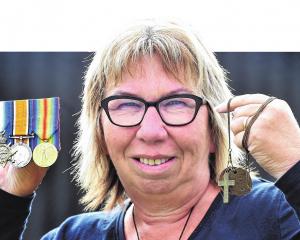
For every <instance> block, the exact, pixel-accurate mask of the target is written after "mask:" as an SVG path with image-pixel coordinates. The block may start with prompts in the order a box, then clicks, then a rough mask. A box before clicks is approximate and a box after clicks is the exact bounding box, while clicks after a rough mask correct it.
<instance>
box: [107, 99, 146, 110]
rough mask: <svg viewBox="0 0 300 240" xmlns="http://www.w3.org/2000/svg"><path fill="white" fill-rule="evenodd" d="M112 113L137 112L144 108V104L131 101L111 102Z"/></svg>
mask: <svg viewBox="0 0 300 240" xmlns="http://www.w3.org/2000/svg"><path fill="white" fill-rule="evenodd" d="M108 107H109V110H110V111H133V110H134V111H137V110H140V109H142V108H143V103H141V102H139V101H136V100H131V99H116V100H113V101H110V102H109V106H108Z"/></svg>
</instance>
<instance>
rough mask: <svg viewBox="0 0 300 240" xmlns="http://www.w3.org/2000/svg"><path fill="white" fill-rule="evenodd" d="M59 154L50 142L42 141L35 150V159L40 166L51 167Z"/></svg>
mask: <svg viewBox="0 0 300 240" xmlns="http://www.w3.org/2000/svg"><path fill="white" fill-rule="evenodd" d="M57 156H58V151H57V149H56V147H55V146H54V145H53V144H51V143H48V142H43V143H40V144H39V145H37V146H36V147H35V149H34V150H33V161H34V162H35V164H36V165H38V166H40V167H50V166H51V165H52V164H53V163H55V161H56V159H57Z"/></svg>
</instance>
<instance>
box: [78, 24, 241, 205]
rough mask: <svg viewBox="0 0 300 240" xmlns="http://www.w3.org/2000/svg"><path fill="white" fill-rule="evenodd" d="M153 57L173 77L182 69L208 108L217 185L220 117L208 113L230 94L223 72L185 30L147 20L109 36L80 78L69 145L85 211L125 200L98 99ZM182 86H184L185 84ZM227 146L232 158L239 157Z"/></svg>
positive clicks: (222, 157) (223, 140)
mask: <svg viewBox="0 0 300 240" xmlns="http://www.w3.org/2000/svg"><path fill="white" fill-rule="evenodd" d="M152 54H157V55H158V56H159V57H160V59H161V61H162V65H163V67H164V69H165V70H166V72H168V73H171V74H173V75H174V76H178V73H179V71H180V70H182V69H183V70H184V75H185V77H184V79H178V80H179V81H183V82H185V81H188V80H192V81H193V86H194V90H195V93H197V94H198V95H199V96H202V97H203V98H205V99H206V100H207V101H208V102H209V105H210V111H209V115H210V124H211V128H212V138H213V141H214V143H215V145H216V152H215V160H211V162H210V166H211V171H212V173H211V176H212V178H213V179H214V180H215V181H217V178H218V176H219V175H220V173H221V171H222V170H223V169H224V168H225V167H226V164H227V159H228V150H227V148H228V144H227V132H226V131H227V130H226V129H227V126H226V117H225V116H221V115H220V114H218V113H216V112H215V111H214V107H215V106H216V105H218V104H219V103H221V102H223V101H225V100H228V99H229V98H230V97H231V96H232V94H231V92H230V90H229V87H228V85H227V81H226V76H225V72H224V70H223V69H222V67H221V66H220V65H219V63H218V62H217V59H216V58H215V56H214V54H213V53H212V52H211V51H209V50H207V49H206V48H205V47H204V45H203V44H202V43H201V41H200V40H199V39H198V37H197V36H196V35H195V34H194V33H193V32H192V31H191V30H190V29H189V28H188V27H182V26H181V25H178V24H176V23H172V22H168V23H163V24H162V23H159V24H157V23H156V22H155V21H147V22H145V23H142V24H139V25H137V26H135V27H133V28H130V29H129V30H128V31H126V32H124V33H123V34H121V35H119V36H118V37H117V38H115V39H114V40H113V41H112V42H111V43H110V45H108V46H107V47H106V48H105V49H104V50H103V51H101V52H97V53H96V54H95V56H94V58H93V61H92V63H91V65H90V67H89V68H88V71H87V73H86V75H85V82H84V90H83V96H82V111H81V115H80V118H79V121H78V124H79V132H78V140H77V143H76V145H75V155H76V156H77V157H78V161H77V162H76V163H75V169H74V172H75V179H76V181H77V183H78V184H79V186H80V187H81V188H82V189H83V190H84V196H83V197H82V199H81V202H82V203H83V204H84V205H85V206H86V209H88V210H94V209H97V208H99V207H100V206H102V207H104V208H105V209H108V210H109V209H112V208H113V207H114V206H115V205H116V204H119V203H122V202H123V201H124V200H125V199H126V194H125V191H124V188H123V186H122V184H121V182H120V180H119V178H118V175H117V174H116V170H115V168H114V166H113V164H112V162H111V160H110V158H109V156H108V155H107V151H106V147H105V142H104V137H103V133H102V128H101V124H100V122H99V116H100V114H101V111H100V101H101V100H102V99H103V97H104V91H105V90H106V89H107V88H108V86H114V85H116V84H118V82H120V81H121V80H122V73H123V72H124V71H126V70H128V67H129V66H130V65H132V64H135V63H136V62H137V61H138V59H139V58H140V57H142V56H145V55H152ZM185 83H187V82H185ZM239 154H240V153H239V151H238V149H237V148H236V147H234V148H233V151H232V156H233V160H234V161H235V162H236V160H237V159H238V158H239Z"/></svg>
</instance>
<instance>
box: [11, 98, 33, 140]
mask: <svg viewBox="0 0 300 240" xmlns="http://www.w3.org/2000/svg"><path fill="white" fill-rule="evenodd" d="M13 103H14V117H13V119H14V124H13V134H12V135H14V136H22V135H29V126H28V123H29V121H28V119H29V104H28V100H16V101H14V102H13ZM20 141H21V140H20V139H15V142H20ZM22 142H23V143H26V144H29V139H28V138H24V139H23V140H22Z"/></svg>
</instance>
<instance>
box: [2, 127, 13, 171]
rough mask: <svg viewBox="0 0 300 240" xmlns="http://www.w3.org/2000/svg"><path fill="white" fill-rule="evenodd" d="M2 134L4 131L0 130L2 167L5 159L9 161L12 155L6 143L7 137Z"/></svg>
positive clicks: (5, 161)
mask: <svg viewBox="0 0 300 240" xmlns="http://www.w3.org/2000/svg"><path fill="white" fill-rule="evenodd" d="M4 134H5V131H2V132H1V135H0V166H2V167H5V165H6V163H7V161H9V160H10V159H11V157H12V156H13V153H12V152H11V148H10V147H9V145H7V144H6V140H7V139H6V137H5V136H4Z"/></svg>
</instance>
